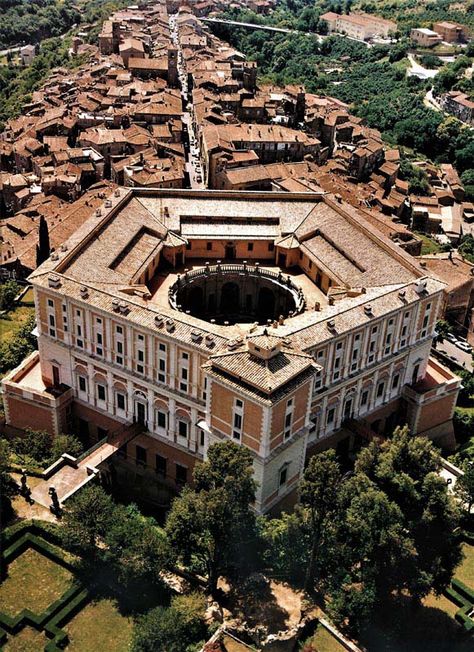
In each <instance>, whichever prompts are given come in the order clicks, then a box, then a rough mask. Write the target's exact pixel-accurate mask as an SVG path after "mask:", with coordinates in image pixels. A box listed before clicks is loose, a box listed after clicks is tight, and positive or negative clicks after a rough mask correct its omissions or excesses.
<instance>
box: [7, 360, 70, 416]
mask: <svg viewBox="0 0 474 652" xmlns="http://www.w3.org/2000/svg"><path fill="white" fill-rule="evenodd" d="M2 385H3V389H4V392H5V394H7V395H10V396H17V397H19V398H22V399H23V400H26V401H28V402H32V403H35V404H37V405H39V406H44V407H47V408H50V409H53V410H57V409H59V408H60V407H62V406H64V405H65V404H66V403H69V402H70V401H71V400H72V398H73V394H74V392H73V389H72V388H71V387H69V386H68V385H62V384H61V385H58V386H55V387H53V386H48V385H46V384H45V382H44V380H43V378H42V375H41V365H40V359H39V353H38V351H34V352H33V353H31V354H30V355H29V356H28V357H27V358H25V359H24V360H23V362H21V364H20V365H19V366H18V367H17V368H16V369H14V370H13V371H11V372H10V373H9V374H7V376H5V378H4V379H3V381H2Z"/></svg>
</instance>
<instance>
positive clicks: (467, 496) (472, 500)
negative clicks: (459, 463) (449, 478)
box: [455, 461, 474, 514]
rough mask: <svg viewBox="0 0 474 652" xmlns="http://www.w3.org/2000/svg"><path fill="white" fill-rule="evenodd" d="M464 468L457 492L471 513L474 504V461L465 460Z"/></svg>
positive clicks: (458, 481) (457, 483)
mask: <svg viewBox="0 0 474 652" xmlns="http://www.w3.org/2000/svg"><path fill="white" fill-rule="evenodd" d="M462 470H463V471H464V475H462V476H460V477H459V478H458V480H457V482H456V487H455V492H456V495H457V496H458V498H459V500H461V501H462V503H463V504H464V505H465V506H466V510H467V513H468V514H470V513H471V508H472V506H473V505H474V461H466V462H464V464H463V467H462Z"/></svg>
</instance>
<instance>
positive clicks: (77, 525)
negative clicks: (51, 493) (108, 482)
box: [62, 486, 174, 592]
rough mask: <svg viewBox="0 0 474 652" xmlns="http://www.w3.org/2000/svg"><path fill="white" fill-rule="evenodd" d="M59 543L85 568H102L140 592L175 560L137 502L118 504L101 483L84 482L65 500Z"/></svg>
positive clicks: (158, 581) (152, 521)
mask: <svg viewBox="0 0 474 652" xmlns="http://www.w3.org/2000/svg"><path fill="white" fill-rule="evenodd" d="M62 535H63V542H64V544H65V545H66V546H67V547H68V548H69V549H70V550H72V551H74V552H77V553H79V554H80V555H81V556H82V557H83V559H84V566H85V568H86V569H88V570H89V571H90V572H92V573H95V572H98V569H99V568H100V567H101V566H100V565H101V564H102V565H103V567H106V568H107V569H108V572H109V573H110V571H111V570H112V575H113V576H114V577H115V578H116V581H118V582H119V583H120V585H121V586H122V588H127V589H128V590H130V591H132V588H131V587H133V591H138V592H140V591H143V587H144V586H145V584H146V583H148V584H155V585H158V584H161V579H160V572H161V571H162V570H163V569H164V568H169V566H170V565H171V563H172V562H173V560H174V557H173V554H172V551H171V550H170V548H169V546H168V542H167V539H166V536H165V534H164V533H163V531H162V530H160V529H159V528H158V527H157V526H156V522H155V521H154V519H152V518H145V517H144V516H142V514H141V513H140V512H139V510H138V509H137V507H136V506H134V505H129V506H128V507H125V506H124V505H117V504H116V503H114V501H113V500H112V498H111V497H110V496H109V495H108V494H106V493H105V491H104V490H103V489H102V488H101V487H97V486H88V487H85V488H84V489H82V490H81V491H80V492H79V493H78V494H76V495H75V496H74V497H73V498H71V500H70V501H68V503H67V504H66V509H65V510H64V515H63V528H62Z"/></svg>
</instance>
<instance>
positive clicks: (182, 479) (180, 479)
mask: <svg viewBox="0 0 474 652" xmlns="http://www.w3.org/2000/svg"><path fill="white" fill-rule="evenodd" d="M187 481H188V469H187V468H186V467H185V466H182V465H181V464H176V482H177V483H178V484H186V482H187Z"/></svg>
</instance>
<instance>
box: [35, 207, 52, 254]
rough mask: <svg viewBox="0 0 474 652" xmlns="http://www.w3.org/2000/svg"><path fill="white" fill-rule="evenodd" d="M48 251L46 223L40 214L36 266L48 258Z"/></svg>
mask: <svg viewBox="0 0 474 652" xmlns="http://www.w3.org/2000/svg"><path fill="white" fill-rule="evenodd" d="M50 253H51V251H50V245H49V230H48V223H47V222H46V219H45V217H44V215H41V216H40V222H39V228H38V246H37V247H36V266H37V267H39V265H41V263H44V261H45V260H47V259H48V258H49V254H50Z"/></svg>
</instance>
